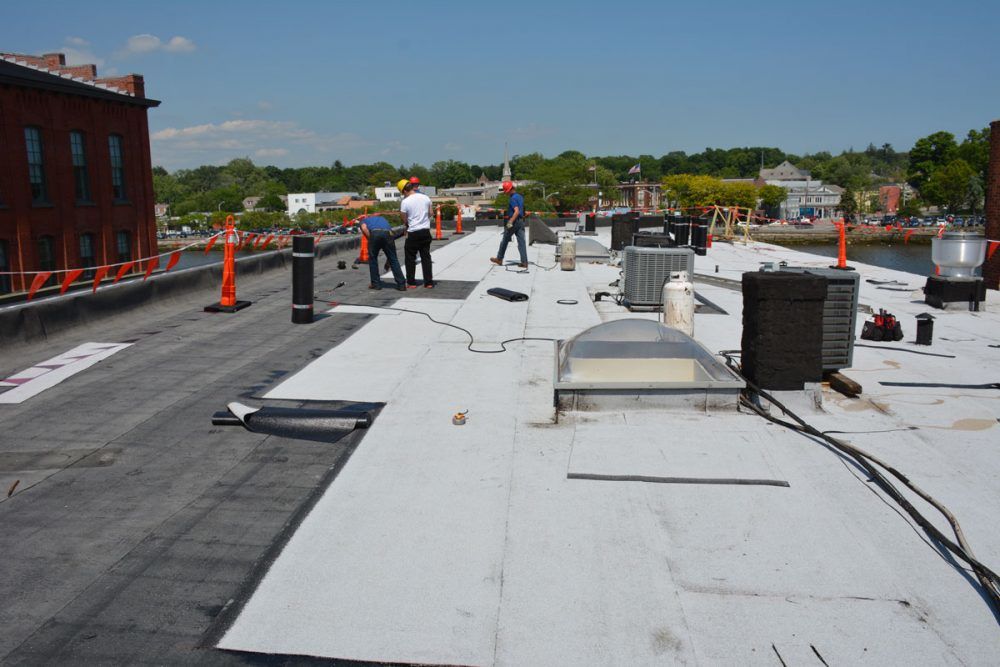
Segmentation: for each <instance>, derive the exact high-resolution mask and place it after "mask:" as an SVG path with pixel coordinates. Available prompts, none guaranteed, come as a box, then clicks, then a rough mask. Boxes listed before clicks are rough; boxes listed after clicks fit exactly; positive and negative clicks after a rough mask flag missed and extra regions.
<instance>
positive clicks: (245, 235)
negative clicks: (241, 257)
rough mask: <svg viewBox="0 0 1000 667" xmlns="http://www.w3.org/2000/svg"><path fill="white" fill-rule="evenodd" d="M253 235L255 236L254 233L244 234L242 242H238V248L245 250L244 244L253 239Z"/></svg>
mask: <svg viewBox="0 0 1000 667" xmlns="http://www.w3.org/2000/svg"><path fill="white" fill-rule="evenodd" d="M253 237H254V235H253V234H244V235H243V236H242V237H240V242H239V243H238V244H236V249H237V250H243V246H244V245H246V244H247V243H249V242H250V241H251V240H253Z"/></svg>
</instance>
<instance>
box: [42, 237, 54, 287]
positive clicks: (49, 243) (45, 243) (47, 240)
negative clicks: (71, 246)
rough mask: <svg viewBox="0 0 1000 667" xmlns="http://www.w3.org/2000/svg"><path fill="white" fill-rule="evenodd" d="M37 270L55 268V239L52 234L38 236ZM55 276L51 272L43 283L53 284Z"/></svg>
mask: <svg viewBox="0 0 1000 667" xmlns="http://www.w3.org/2000/svg"><path fill="white" fill-rule="evenodd" d="M38 270H39V271H55V270H56V240H55V238H54V237H52V236H40V237H38ZM55 283H56V277H55V274H53V275H52V276H51V277H49V279H48V280H46V281H45V285H46V286H48V285H55Z"/></svg>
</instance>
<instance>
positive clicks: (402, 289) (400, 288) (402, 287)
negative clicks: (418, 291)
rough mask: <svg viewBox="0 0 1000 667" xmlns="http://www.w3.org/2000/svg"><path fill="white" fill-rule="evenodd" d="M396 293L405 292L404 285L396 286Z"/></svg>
mask: <svg viewBox="0 0 1000 667" xmlns="http://www.w3.org/2000/svg"><path fill="white" fill-rule="evenodd" d="M396 291H398V292H405V291H406V285H396Z"/></svg>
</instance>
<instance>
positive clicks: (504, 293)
mask: <svg viewBox="0 0 1000 667" xmlns="http://www.w3.org/2000/svg"><path fill="white" fill-rule="evenodd" d="M486 293H487V294H489V295H491V296H495V297H497V298H498V299H503V300H504V301H527V300H528V295H527V294H524V293H523V292H515V291H514V290H509V289H504V288H503V287H492V288H490V289H488V290H486Z"/></svg>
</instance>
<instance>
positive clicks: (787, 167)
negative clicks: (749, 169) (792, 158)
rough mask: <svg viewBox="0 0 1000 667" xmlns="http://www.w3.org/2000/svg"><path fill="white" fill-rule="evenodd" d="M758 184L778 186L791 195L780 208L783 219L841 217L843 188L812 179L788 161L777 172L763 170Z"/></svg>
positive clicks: (778, 167) (777, 168)
mask: <svg viewBox="0 0 1000 667" xmlns="http://www.w3.org/2000/svg"><path fill="white" fill-rule="evenodd" d="M756 182H757V184H758V185H764V184H767V185H777V186H779V187H782V188H785V190H786V191H787V192H788V196H787V198H786V199H785V201H783V202H781V205H780V206H779V213H778V215H779V216H780V217H781V218H784V219H791V218H799V217H803V216H815V217H817V218H833V217H836V216H837V215H839V214H840V198H841V196H842V195H843V194H844V189H843V188H842V187H840V186H839V185H833V184H832V183H827V184H824V183H823V181H814V180H812V175H811V174H810V172H809V171H807V170H805V169H799V168H798V167H796V166H795V165H794V164H792V163H791V162H789V161H788V160H785V161H784V162H782V163H781V164H779V165H778V166H777V167H775V168H774V169H761V170H760V174H759V176H758V178H757V181H756Z"/></svg>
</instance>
